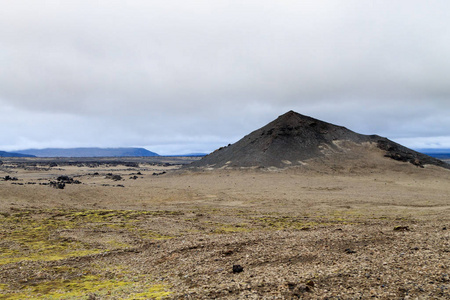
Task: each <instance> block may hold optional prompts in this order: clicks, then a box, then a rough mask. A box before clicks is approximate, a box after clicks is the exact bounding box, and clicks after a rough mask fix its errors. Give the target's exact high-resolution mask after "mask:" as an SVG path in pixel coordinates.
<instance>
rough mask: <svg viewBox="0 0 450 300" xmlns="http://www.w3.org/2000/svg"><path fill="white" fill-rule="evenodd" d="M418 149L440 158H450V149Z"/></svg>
mask: <svg viewBox="0 0 450 300" xmlns="http://www.w3.org/2000/svg"><path fill="white" fill-rule="evenodd" d="M417 151H419V152H421V153H423V154H426V155H429V156H431V157H435V158H438V159H450V149H446V148H443V149H434V148H431V149H417Z"/></svg>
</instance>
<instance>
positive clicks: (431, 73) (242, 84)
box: [0, 0, 450, 151]
mask: <svg viewBox="0 0 450 300" xmlns="http://www.w3.org/2000/svg"><path fill="white" fill-rule="evenodd" d="M449 11H450V4H449V3H448V2H446V1H434V2H433V4H432V5H431V4H430V3H425V2H423V1H395V2H394V3H393V2H392V1H377V2H371V4H370V5H368V4H367V3H365V2H361V1H345V2H343V1H319V2H318V1H301V2H300V1H283V2H280V1H245V2H242V1H170V0H168V1H97V2H95V3H94V2H92V1H71V2H67V1H65V2H61V1H46V2H45V3H38V2H36V1H8V2H7V3H6V4H4V5H3V9H2V11H0V53H1V54H0V64H1V66H2V67H1V68H0V104H1V105H2V107H7V106H8V107H12V108H14V113H15V115H16V116H17V118H16V119H20V118H21V116H22V118H25V116H28V117H27V118H28V119H30V118H31V119H36V118H37V117H36V116H38V115H46V116H47V118H46V120H45V122H41V123H39V124H41V125H39V124H37V125H35V129H33V130H31V129H29V128H28V133H27V130H25V129H24V128H25V125H26V124H27V123H26V122H25V123H21V124H20V125H19V124H18V125H14V128H13V130H12V131H13V132H15V135H14V136H13V135H11V134H6V133H2V134H1V137H2V139H3V140H8V142H6V143H5V144H4V145H3V146H4V147H6V146H8V145H10V144H11V145H10V146H13V145H17V147H19V145H26V144H27V143H34V142H33V141H35V140H36V139H37V137H38V136H39V140H40V141H42V142H40V143H41V144H42V145H43V146H45V144H46V143H48V144H49V145H50V144H51V145H52V146H53V145H59V144H70V142H67V140H57V139H54V138H51V137H46V136H45V134H41V133H38V132H37V131H39V130H38V129H39V128H40V126H42V128H45V129H46V130H47V131H49V130H48V127H54V126H56V125H55V124H56V122H57V121H58V120H59V118H60V116H61V115H63V116H69V117H68V119H71V120H73V121H72V122H73V124H78V126H84V130H85V131H86V132H88V133H89V134H86V135H77V133H76V132H75V129H73V130H72V131H70V130H69V132H68V135H70V136H71V139H70V141H71V142H72V143H74V144H76V145H73V146H77V145H79V144H83V145H86V144H90V143H95V142H101V143H102V144H104V145H107V144H114V145H116V144H117V145H129V144H133V145H137V144H141V145H152V144H154V145H161V147H164V145H167V144H170V143H171V141H172V143H174V144H177V145H179V144H183V143H186V144H189V143H190V144H193V143H194V142H192V140H191V139H190V138H191V137H195V138H197V139H198V141H199V143H200V144H203V145H206V143H207V141H208V140H209V141H211V142H210V146H208V147H207V146H205V147H206V148H207V150H213V148H215V147H216V146H218V145H220V144H219V143H221V142H222V141H227V140H231V141H234V140H235V139H236V138H238V137H240V136H241V135H243V134H246V133H248V131H250V130H253V129H256V128H257V127H258V126H262V125H264V124H265V123H267V122H269V121H271V120H272V119H273V118H275V117H276V116H277V115H279V114H282V113H284V112H285V111H287V110H290V109H294V110H296V111H298V112H300V113H304V114H309V115H312V116H314V117H317V118H322V119H324V120H326V121H329V122H334V123H337V124H341V125H344V126H347V127H349V128H351V129H354V130H356V131H361V132H364V133H380V134H383V135H386V136H392V137H395V138H412V137H414V136H417V137H429V136H436V137H437V136H448V135H449V133H448V132H446V128H450V120H449V119H448V117H447V115H450V114H449V111H450V101H449V100H448V99H449V97H450V85H448V78H450V36H449V35H448V26H449V25H450V22H449V21H448V20H449V19H450V18H449V16H448V12H449ZM63 119H64V118H63ZM52 120H53V121H52ZM66 120H67V118H66ZM75 120H76V121H75ZM80 124H83V125H80ZM109 131H114V134H113V133H111V134H109ZM97 135H100V136H102V137H104V139H103V140H101V139H100V140H99V139H98V138H96V136H97ZM17 136H19V137H22V140H23V141H22V142H20V141H18V140H17ZM168 136H172V138H168ZM176 136H180V137H182V138H175V137H176ZM25 141H27V142H25ZM30 141H31V142H30ZM231 141H230V142H231ZM10 146H8V147H10ZM0 147H1V145H0ZM177 147H179V146H177ZM180 147H181V146H180ZM191 148H192V147H191ZM161 149H163V148H161ZM205 151H206V150H205Z"/></svg>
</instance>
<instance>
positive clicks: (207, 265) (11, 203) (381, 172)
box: [0, 158, 450, 300]
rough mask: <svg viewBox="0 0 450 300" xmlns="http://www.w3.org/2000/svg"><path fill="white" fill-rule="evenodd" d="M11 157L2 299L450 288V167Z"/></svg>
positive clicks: (2, 205)
mask: <svg viewBox="0 0 450 300" xmlns="http://www.w3.org/2000/svg"><path fill="white" fill-rule="evenodd" d="M189 162H190V159H188V158H158V161H151V160H144V159H139V158H136V159H128V160H126V161H120V160H108V159H91V160H85V161H67V160H56V159H55V160H43V159H6V158H2V165H0V224H1V227H0V238H1V239H0V299H91V300H92V299H165V298H168V299H450V240H449V238H450V171H449V170H446V169H443V168H439V167H434V166H425V168H419V167H416V166H413V165H412V164H409V163H402V162H397V161H392V160H389V159H387V158H379V159H378V160H377V161H374V162H371V163H370V164H369V163H366V162H364V161H355V162H354V163H353V164H351V165H347V164H346V165H343V164H339V163H338V162H336V163H335V164H333V163H330V162H322V163H323V166H322V167H320V165H321V164H320V163H317V164H316V165H315V167H314V168H309V167H308V165H307V164H305V166H302V167H297V168H292V169H285V170H281V169H275V168H272V169H252V168H249V169H241V170H227V169H223V170H208V169H203V170H192V169H189V168H187V169H186V168H183V169H181V166H182V165H183V164H186V163H189Z"/></svg>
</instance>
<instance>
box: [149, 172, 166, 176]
mask: <svg viewBox="0 0 450 300" xmlns="http://www.w3.org/2000/svg"><path fill="white" fill-rule="evenodd" d="M163 174H166V171H163V172H160V173H156V172H154V173H153V174H152V175H153V176H159V175H163Z"/></svg>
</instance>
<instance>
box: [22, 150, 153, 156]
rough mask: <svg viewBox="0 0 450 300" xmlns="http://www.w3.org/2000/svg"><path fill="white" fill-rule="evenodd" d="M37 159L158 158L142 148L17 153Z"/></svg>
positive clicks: (26, 151) (24, 151) (27, 151)
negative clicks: (33, 156)
mask: <svg viewBox="0 0 450 300" xmlns="http://www.w3.org/2000/svg"><path fill="white" fill-rule="evenodd" d="M17 152H18V153H21V154H29V155H35V156H37V157H124V156H128V157H129V156H135V157H140V156H159V155H158V154H156V153H154V152H151V151H148V150H147V149H144V148H46V149H27V150H20V151H17Z"/></svg>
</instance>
